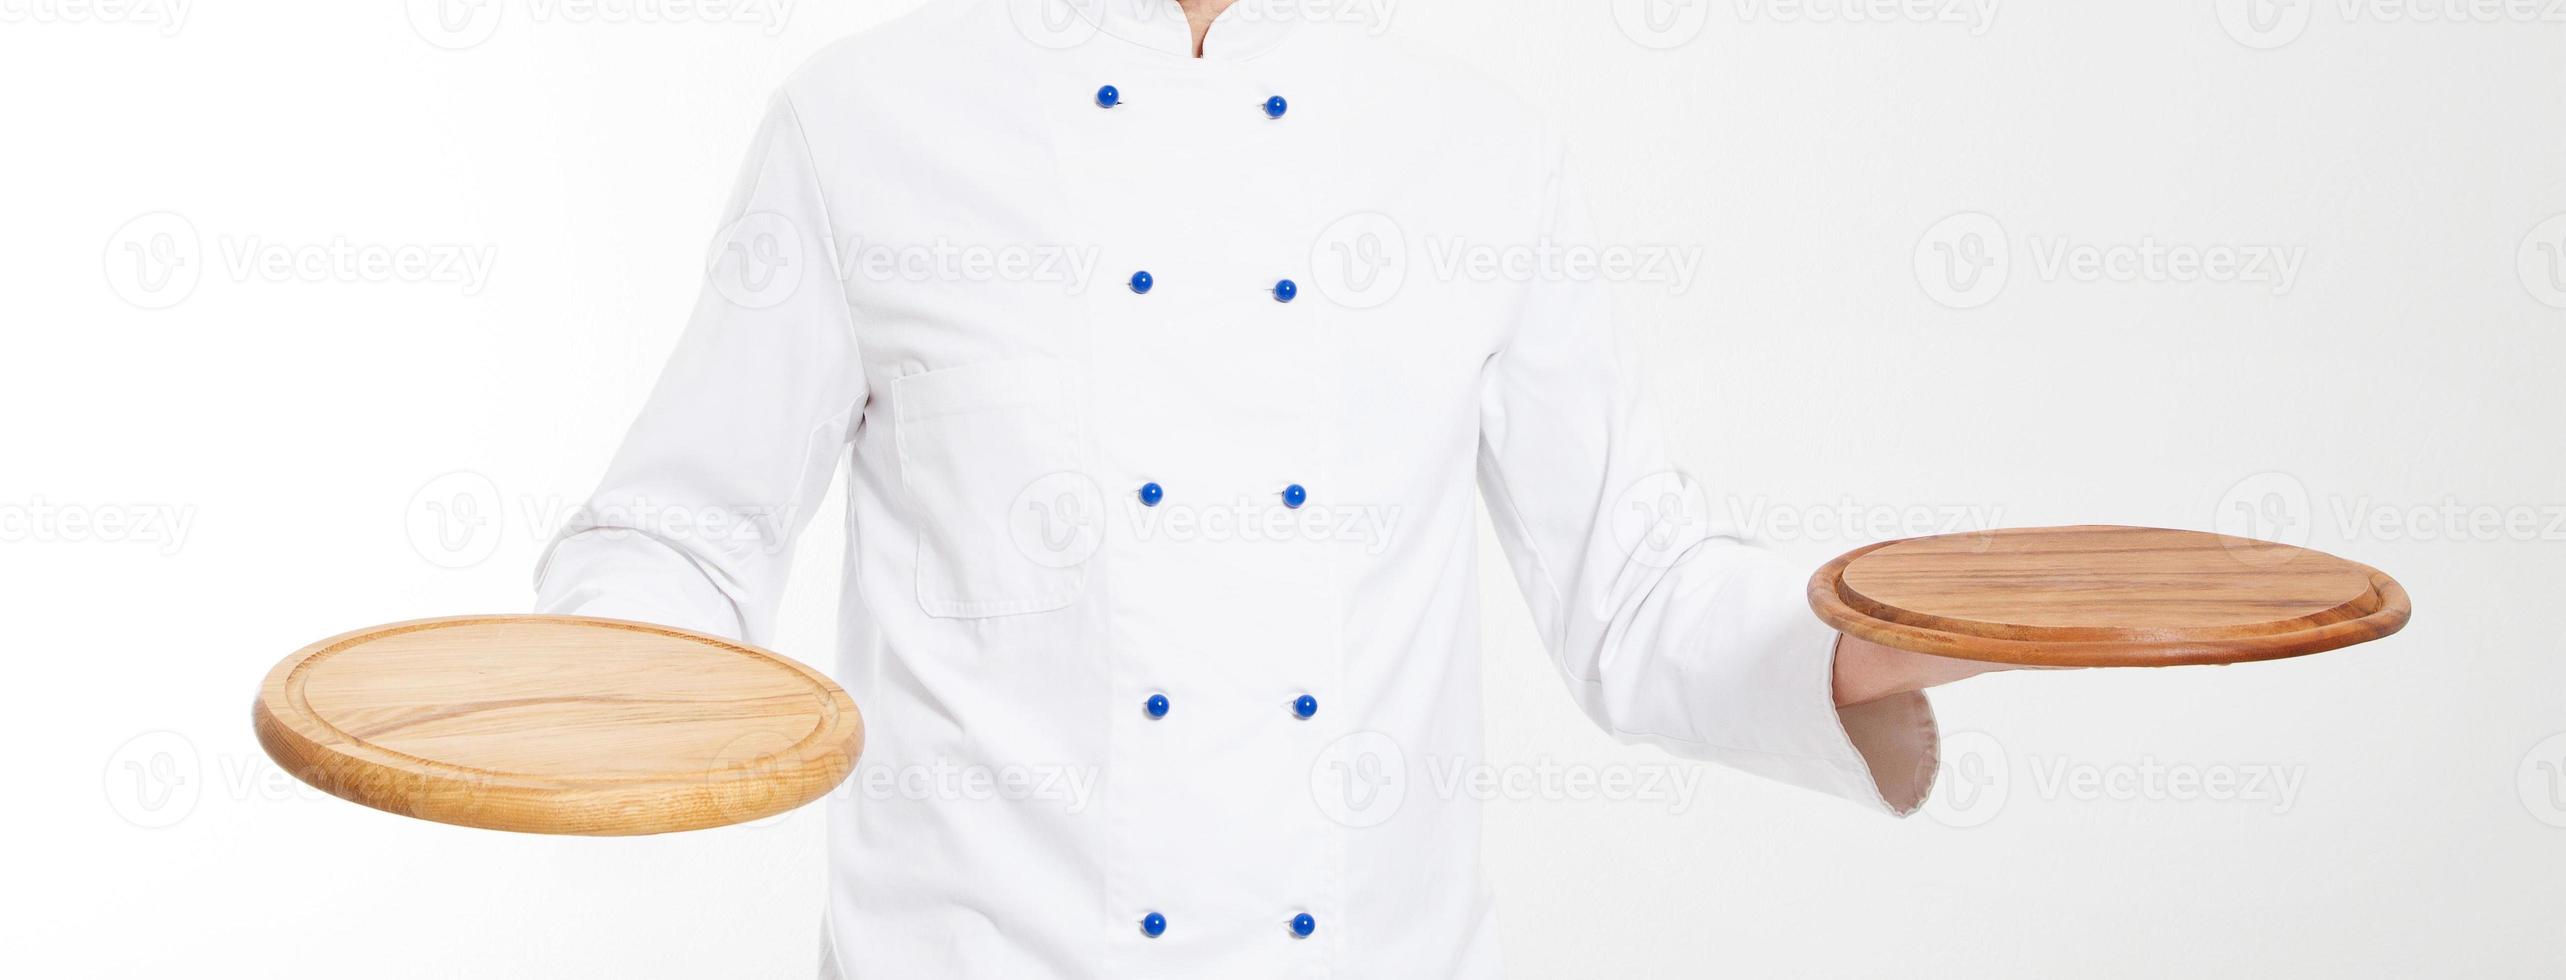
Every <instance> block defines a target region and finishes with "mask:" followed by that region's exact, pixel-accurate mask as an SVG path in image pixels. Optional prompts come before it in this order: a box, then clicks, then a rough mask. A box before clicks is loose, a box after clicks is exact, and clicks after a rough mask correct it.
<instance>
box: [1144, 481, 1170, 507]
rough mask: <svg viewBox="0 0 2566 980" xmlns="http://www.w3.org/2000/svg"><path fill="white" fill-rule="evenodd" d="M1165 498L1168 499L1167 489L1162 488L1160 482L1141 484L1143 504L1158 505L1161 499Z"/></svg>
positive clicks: (1146, 505) (1148, 505) (1147, 505)
mask: <svg viewBox="0 0 2566 980" xmlns="http://www.w3.org/2000/svg"><path fill="white" fill-rule="evenodd" d="M1165 499H1167V491H1166V490H1163V489H1160V488H1159V486H1158V484H1155V483H1144V484H1141V485H1140V503H1141V506H1143V507H1156V506H1158V502H1159V501H1161V500H1165Z"/></svg>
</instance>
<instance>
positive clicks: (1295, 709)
mask: <svg viewBox="0 0 2566 980" xmlns="http://www.w3.org/2000/svg"><path fill="white" fill-rule="evenodd" d="M1292 713H1293V714H1296V715H1299V716H1301V717H1303V718H1307V717H1309V716H1311V715H1315V714H1318V713H1319V699H1317V698H1314V697H1311V696H1309V695H1307V694H1304V695H1301V696H1300V697H1297V698H1293V699H1292Z"/></svg>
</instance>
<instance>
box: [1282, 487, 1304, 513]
mask: <svg viewBox="0 0 2566 980" xmlns="http://www.w3.org/2000/svg"><path fill="white" fill-rule="evenodd" d="M1309 499H1310V492H1309V491H1307V490H1303V489H1301V485H1300V484H1298V483H1295V484H1292V485H1291V486H1288V487H1284V488H1283V506H1285V507H1299V506H1301V505H1302V504H1304V503H1307V502H1308V501H1309Z"/></svg>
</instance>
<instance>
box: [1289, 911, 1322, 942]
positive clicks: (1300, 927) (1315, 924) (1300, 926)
mask: <svg viewBox="0 0 2566 980" xmlns="http://www.w3.org/2000/svg"><path fill="white" fill-rule="evenodd" d="M1317 931H1319V920H1317V919H1313V918H1310V913H1307V912H1303V913H1301V914H1299V915H1296V916H1293V917H1292V934H1293V935H1295V936H1299V937H1301V938H1303V939H1308V938H1310V934H1311V933H1313V932H1317Z"/></svg>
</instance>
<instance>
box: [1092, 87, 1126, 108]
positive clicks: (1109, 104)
mask: <svg viewBox="0 0 2566 980" xmlns="http://www.w3.org/2000/svg"><path fill="white" fill-rule="evenodd" d="M1122 103H1123V90H1122V89H1118V88H1115V87H1113V86H1111V85H1107V86H1105V87H1104V88H1100V89H1097V90H1096V104H1097V105H1100V106H1103V107H1105V108H1108V109H1111V108H1113V107H1115V106H1118V105H1121V104H1122Z"/></svg>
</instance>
